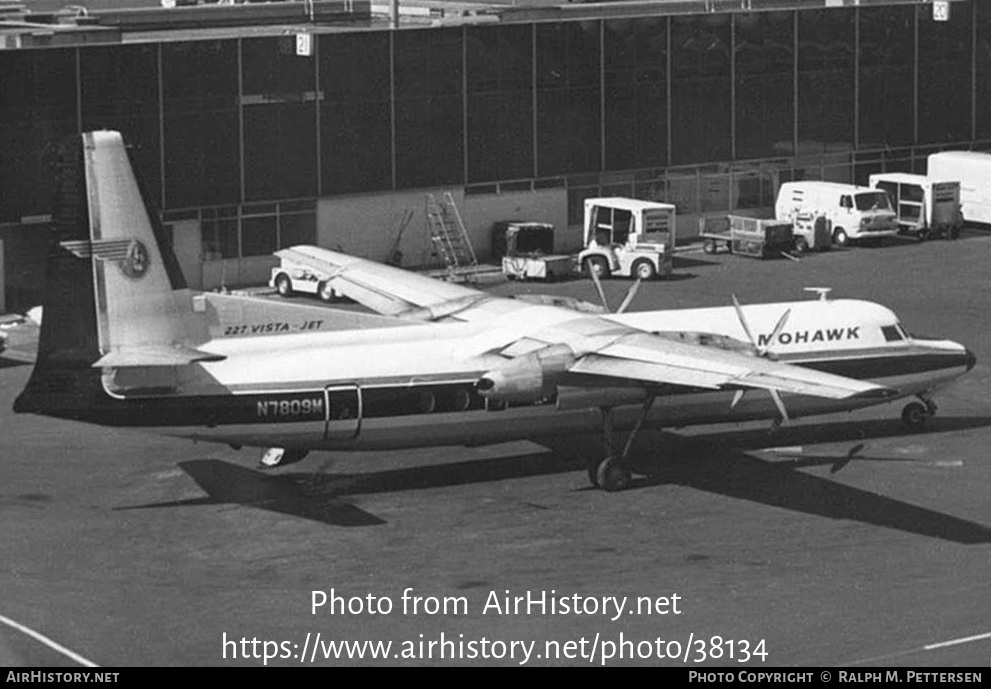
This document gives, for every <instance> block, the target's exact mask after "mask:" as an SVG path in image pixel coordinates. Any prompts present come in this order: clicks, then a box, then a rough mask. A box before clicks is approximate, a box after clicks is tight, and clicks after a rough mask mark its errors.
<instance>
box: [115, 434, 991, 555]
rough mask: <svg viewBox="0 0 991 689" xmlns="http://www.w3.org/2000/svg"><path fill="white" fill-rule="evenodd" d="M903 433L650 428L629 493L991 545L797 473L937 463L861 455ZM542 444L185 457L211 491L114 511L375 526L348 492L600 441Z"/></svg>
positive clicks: (958, 528) (434, 481)
mask: <svg viewBox="0 0 991 689" xmlns="http://www.w3.org/2000/svg"><path fill="white" fill-rule="evenodd" d="M937 424H938V425H937V428H936V430H938V431H940V432H945V431H960V430H966V429H970V428H980V427H986V426H991V417H940V418H939V419H938V420H937ZM905 433H906V432H905V430H904V428H903V427H902V426H901V425H900V423H899V422H898V421H897V420H890V419H883V420H870V421H859V422H840V423H830V424H819V425H814V426H805V427H792V428H787V429H781V430H779V431H778V432H777V433H776V434H775V435H774V436H773V438H772V437H769V435H768V432H767V431H766V430H764V429H756V430H744V431H739V430H734V431H730V432H723V433H714V434H709V435H704V436H695V437H683V436H678V435H676V434H674V433H666V432H665V433H649V432H646V431H645V432H644V433H643V434H641V436H642V438H641V440H642V441H641V442H638V443H637V444H636V447H635V449H634V452H633V453H632V454H631V460H632V466H633V467H634V469H635V471H636V472H637V473H640V474H643V475H644V476H642V477H638V478H636V479H634V480H633V482H632V484H631V487H630V490H637V489H645V488H649V487H652V486H659V485H666V484H669V485H680V486H685V487H689V488H695V489H698V490H703V491H706V492H709V493H715V494H719V495H725V496H728V497H732V498H737V499H741V500H749V501H752V502H757V503H762V504H765V505H770V506H773V507H781V508H784V509H789V510H794V511H796V512H804V513H806V514H812V515H818V516H822V517H829V518H832V519H849V520H852V521H859V522H863V523H866V524H873V525H875V526H883V527H887V528H891V529H897V530H899V531H905V532H908V533H914V534H919V535H922V536H929V537H932V538H939V539H942V540H946V541H952V542H956V543H964V544H980V543H991V527H988V526H985V525H982V524H978V523H976V522H971V521H967V520H965V519H960V518H958V517H954V516H951V515H948V514H944V513H942V512H936V511H934V510H930V509H926V508H924V507H918V506H916V505H911V504H908V503H906V502H902V501H899V500H895V499H893V498H888V497H885V496H883V495H880V494H878V493H873V492H870V491H866V490H862V489H859V488H854V487H851V486H848V485H843V484H840V483H836V482H834V481H832V480H830V479H829V478H826V477H819V476H814V475H811V474H806V473H803V472H801V471H798V470H799V469H803V468H807V467H815V466H829V467H830V473H836V472H838V471H840V470H842V469H843V468H844V467H845V466H847V465H848V464H849V463H851V462H864V461H869V462H892V463H920V462H921V463H930V462H931V460H929V459H925V458H919V457H880V456H870V455H869V454H868V455H864V454H862V452H863V451H864V450H865V448H866V444H865V443H864V442H862V441H863V440H865V439H869V438H871V439H879V438H885V437H898V436H904V435H905ZM845 441H852V442H854V443H855V444H854V445H853V446H852V447H851V448H850V449H849V450H847V451H845V452H841V453H838V454H831V455H816V454H804V453H803V454H802V455H801V457H787V455H779V456H778V459H777V461H771V460H766V459H761V458H759V457H755V456H753V455H750V454H747V453H748V452H754V451H757V450H760V449H762V448H767V447H768V446H783V445H798V444H815V443H824V442H829V443H836V442H845ZM544 444H545V445H548V446H552V447H554V451H553V452H548V453H537V454H526V455H517V456H512V457H499V458H495V459H487V460H475V461H465V462H455V463H448V464H440V465H430V466H420V467H410V468H405V469H393V470H387V471H378V472H369V473H353V474H342V473H333V474H328V473H322V472H321V469H322V467H321V468H319V469H317V470H316V471H314V472H303V471H299V470H298V469H297V470H294V471H288V472H287V471H283V473H263V472H260V471H255V470H253V469H248V468H245V467H242V466H239V465H236V464H231V463H229V462H224V461H221V460H217V459H196V460H189V461H184V462H179V467H180V468H181V469H182V470H183V471H185V472H186V473H187V474H188V475H189V476H190V477H191V478H192V479H193V480H194V481H195V482H196V483H197V484H198V485H199V486H200V488H201V489H202V490H203V491H204V492H205V493H206V494H207V495H206V496H204V497H200V498H192V499H185V500H176V501H172V502H162V503H155V504H148V505H131V506H125V507H118V508H115V509H119V510H131V509H148V508H158V507H181V506H192V505H218V504H238V505H243V506H247V507H256V508H259V509H264V510H270V511H273V512H278V513H281V514H287V515H292V516H296V517H302V518H304V519H311V520H314V521H319V522H323V523H326V524H330V525H333V526H372V525H376V524H384V523H385V521H384V520H382V519H380V518H379V517H377V516H375V515H373V514H370V513H368V512H366V511H365V510H363V509H361V508H360V507H358V506H356V505H353V504H351V503H350V502H348V501H347V500H346V497H347V496H357V495H368V494H374V493H392V492H402V491H407V490H421V489H426V488H441V487H448V486H457V485H467V484H473V483H483V482H487V481H499V480H506V479H513V478H523V477H526V476H537V475H548V474H561V473H567V472H573V471H576V470H579V469H583V468H584V466H585V464H584V462H585V457H586V456H587V455H588V452H589V447H592V448H594V447H596V446H597V445H598V443H595V442H589V437H588V436H583V437H582V438H570V439H568V440H564V441H561V442H555V441H553V440H552V441H550V442H546V443H544ZM583 455H584V456H583ZM665 456H667V457H666V458H665ZM580 490H592V489H591V488H582V489H580Z"/></svg>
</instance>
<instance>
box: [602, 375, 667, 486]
mask: <svg viewBox="0 0 991 689" xmlns="http://www.w3.org/2000/svg"><path fill="white" fill-rule="evenodd" d="M655 398H656V395H653V394H652V395H648V396H647V399H646V400H644V403H643V407H642V408H641V409H640V418H638V419H637V423H636V425H635V426H634V427H633V431H631V432H630V437H629V438H628V439H627V440H626V445H625V446H624V447H623V453H622V454H620V455H616V454H614V452H613V442H612V441H613V437H612V435H613V417H612V415H613V408H612V407H602V408H601V412H602V439H603V445H604V448H605V455H606V458H605V459H603V460H601V461H598V462H591V463H589V465H588V480H589V481H590V482H591V484H592V485H593V486H597V487H599V488H602V489H603V490H606V491H609V492H610V493H611V492H614V491H620V490H625V489H626V488H628V487H629V485H630V479H631V478H632V474H631V473H630V468H629V466H627V463H626V458H627V457H628V456H629V454H630V448H632V447H633V440H634V438H636V436H637V433H638V432H639V431H640V429H641V427H643V423H644V421H645V420H646V419H647V414H649V413H650V408H651V406H653V404H654V399H655Z"/></svg>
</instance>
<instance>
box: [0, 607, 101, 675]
mask: <svg viewBox="0 0 991 689" xmlns="http://www.w3.org/2000/svg"><path fill="white" fill-rule="evenodd" d="M0 622H2V623H3V624H5V625H7V626H8V627H10V628H12V629H16V630H17V631H19V632H21V633H22V634H27V635H28V636H30V637H31V638H32V639H34V640H36V641H40V642H41V643H43V644H44V645H45V646H48V648H50V649H52V650H53V651H57V652H59V653H61V654H62V655H64V656H65V657H67V658H70V659H72V660H74V661H75V662H77V663H79V664H80V665H83V666H85V667H100V666H99V665H97V664H96V663H94V662H93V661H92V660H87V659H86V658H83V657H82V656H81V655H79V654H78V653H76V652H74V651H70V650H69V649H68V648H66V647H65V646H63V645H61V644H59V643H57V642H55V641H52V640H51V639H49V638H48V637H47V636H45V635H44V634H41V633H39V632H36V631H34V630H33V629H31V628H30V627H25V626H24V625H23V624H21V623H20V622H17V621H16V620H12V619H10V618H9V617H4V616H3V615H0Z"/></svg>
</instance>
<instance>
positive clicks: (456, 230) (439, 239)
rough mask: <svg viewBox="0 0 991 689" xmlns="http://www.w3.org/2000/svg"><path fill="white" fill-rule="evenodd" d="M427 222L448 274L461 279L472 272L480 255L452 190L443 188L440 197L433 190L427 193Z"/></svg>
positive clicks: (431, 237)
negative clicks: (476, 254) (463, 220)
mask: <svg viewBox="0 0 991 689" xmlns="http://www.w3.org/2000/svg"><path fill="white" fill-rule="evenodd" d="M427 226H428V227H429V228H430V239H431V241H432V242H433V245H434V250H435V251H436V252H437V255H438V256H440V258H441V260H442V261H444V266H445V267H446V268H447V274H448V278H449V279H451V280H458V279H466V278H467V277H468V276H470V274H471V269H472V268H473V267H475V266H477V265H478V258H477V257H476V256H475V250H474V249H472V247H471V240H470V239H468V231H467V230H466V229H465V224H464V222H462V221H461V214H460V213H458V207H457V206H456V205H455V204H454V197H453V196H451V192H449V191H446V192H444V195H443V197H441V200H440V201H438V200H437V199H436V197H435V196H434V195H433V194H427Z"/></svg>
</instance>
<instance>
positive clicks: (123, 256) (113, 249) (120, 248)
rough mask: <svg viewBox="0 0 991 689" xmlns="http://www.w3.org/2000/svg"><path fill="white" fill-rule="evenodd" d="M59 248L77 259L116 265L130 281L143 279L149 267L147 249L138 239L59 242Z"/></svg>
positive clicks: (149, 261) (149, 259) (149, 258)
mask: <svg viewBox="0 0 991 689" xmlns="http://www.w3.org/2000/svg"><path fill="white" fill-rule="evenodd" d="M59 246H61V247H62V248H63V249H66V250H67V251H71V252H72V253H73V254H74V255H75V256H77V257H78V258H95V259H96V260H98V261H103V262H105V263H116V264H117V267H118V268H119V269H120V272H121V273H122V274H123V275H124V277H128V278H131V279H132V280H140V279H141V278H143V277H144V276H145V273H147V272H148V267H149V266H150V265H151V256H150V255H149V253H148V249H147V247H145V245H144V244H142V243H141V241H140V240H138V239H104V240H97V241H87V240H81V241H73V242H59Z"/></svg>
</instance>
